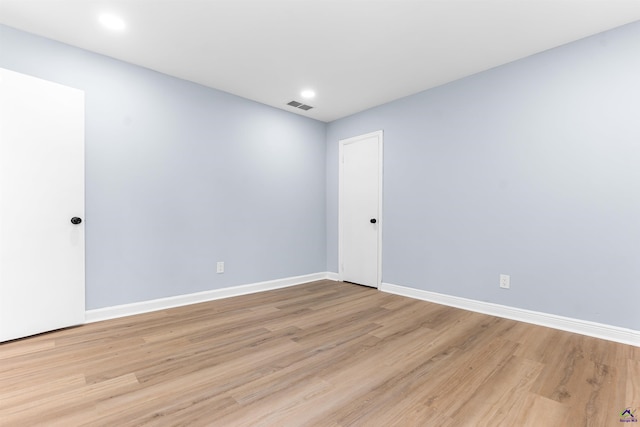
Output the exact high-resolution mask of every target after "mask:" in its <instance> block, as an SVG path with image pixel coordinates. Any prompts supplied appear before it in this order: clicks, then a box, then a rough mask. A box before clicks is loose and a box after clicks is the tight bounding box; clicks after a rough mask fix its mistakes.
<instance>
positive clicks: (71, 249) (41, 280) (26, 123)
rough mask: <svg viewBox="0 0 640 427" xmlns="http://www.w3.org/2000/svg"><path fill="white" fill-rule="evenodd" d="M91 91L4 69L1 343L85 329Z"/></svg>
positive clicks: (0, 105)
mask: <svg viewBox="0 0 640 427" xmlns="http://www.w3.org/2000/svg"><path fill="white" fill-rule="evenodd" d="M72 218H76V219H74V220H73V222H78V219H82V218H84V92H83V91H80V90H77V89H72V88H69V87H66V86H62V85H59V84H56V83H52V82H48V81H45V80H41V79H37V78H34V77H31V76H27V75H24V74H20V73H16V72H13V71H9V70H4V69H0V341H7V340H11V339H15V338H20V337H24V336H28V335H33V334H37V333H40V332H45V331H49V330H53V329H59V328H62V327H66V326H71V325H77V324H81V323H84V311H85V308H84V296H85V293H84V223H83V222H81V223H78V224H74V223H72Z"/></svg>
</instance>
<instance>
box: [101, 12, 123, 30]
mask: <svg viewBox="0 0 640 427" xmlns="http://www.w3.org/2000/svg"><path fill="white" fill-rule="evenodd" d="M98 20H99V21H100V23H101V24H102V25H103V26H105V27H106V28H108V29H110V30H114V31H122V30H124V28H125V24H124V21H123V20H122V18H120V17H119V16H116V15H113V14H111V13H103V14H101V15H100V16H99V17H98Z"/></svg>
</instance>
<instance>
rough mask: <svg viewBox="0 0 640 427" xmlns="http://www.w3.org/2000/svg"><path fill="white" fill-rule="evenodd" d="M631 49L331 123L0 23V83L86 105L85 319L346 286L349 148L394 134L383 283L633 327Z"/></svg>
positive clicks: (638, 213)
mask: <svg viewBox="0 0 640 427" xmlns="http://www.w3.org/2000/svg"><path fill="white" fill-rule="evenodd" d="M638 52H640V23H635V24H631V25H628V26H625V27H622V28H619V29H616V30H613V31H610V32H607V33H603V34H601V35H598V36H594V37H591V38H588V39H585V40H581V41H579V42H576V43H573V44H570V45H567V46H563V47H561V48H557V49H554V50H551V51H548V52H544V53H541V54H538V55H535V56H533V57H530V58H527V59H524V60H521V61H517V62H514V63H511V64H508V65H506V66H503V67H499V68H496V69H493V70H490V71H487V72H484V73H481V74H477V75H474V76H471V77H469V78H466V79H463V80H460V81H457V82H454V83H451V84H448V85H445V86H442V87H439V88H436V89H432V90H429V91H426V92H423V93H420V94H417V95H415V96H411V97H408V98H404V99H402V100H399V101H396V102H393V103H389V104H386V105H383V106H381V107H378V108H374V109H371V110H368V111H365V112H363V113H360V114H357V115H354V116H351V117H348V118H345V119H342V120H339V121H336V122H332V123H330V124H328V125H325V124H323V123H320V122H317V121H313V120H309V119H305V118H302V117H300V116H296V115H293V114H289V113H287V112H284V111H280V110H278V109H273V108H270V107H267V106H264V105H261V104H257V103H254V102H251V101H248V100H245V99H242V98H238V97H235V96H233V95H229V94H226V93H224V92H220V91H216V90H213V89H208V88H204V87H202V86H198V85H196V84H193V83H189V82H185V81H182V80H179V79H175V78H172V77H168V76H166V75H162V74H159V73H156V72H153V71H150V70H146V69H143V68H140V67H136V66H133V65H129V64H125V63H122V62H119V61H116V60H113V59H110V58H106V57H104V56H100V55H96V54H93V53H90V52H86V51H83V50H80V49H76V48H73V47H70V46H66V45H62V44H59V43H56V42H53V41H51V40H47V39H43V38H40V37H37V36H33V35H29V34H26V33H23V32H20V31H16V30H13V29H10V28H7V27H2V26H0V66H1V67H5V68H9V69H12V70H16V71H19V72H23V73H27V74H31V75H34V76H37V77H41V78H45V79H48V80H52V81H56V82H59V83H62V84H66V85H69V86H73V87H77V88H80V89H83V90H85V91H86V123H87V134H86V193H87V195H86V208H87V211H86V215H87V218H86V226H87V229H86V230H87V307H88V308H89V309H92V308H99V307H107V306H112V305H117V304H125V303H130V302H136V301H143V300H149V299H154V298H160V297H165V296H172V295H180V294H187V293H191V292H197V291H202V290H208V289H216V288H222V287H227V286H234V285H239V284H244V283H255V282H259V281H263V280H270V279H277V278H282V277H289V276H295V275H301V274H307V273H314V272H320V271H325V270H327V271H337V247H338V246H337V212H338V211H337V196H338V195H337V176H338V167H337V147H338V140H340V139H343V138H347V137H351V136H355V135H359V134H363V133H367V132H371V131H374V130H379V129H382V130H384V140H385V153H384V154H385V159H384V235H383V281H384V282H387V283H393V284H397V285H403V286H409V287H414V288H416V289H424V290H429V291H435V292H440V293H444V294H449V295H455V296H461V297H465V298H471V299H475V300H480V301H488V302H494V303H498V304H504V305H508V306H513V307H520V308H525V309H531V310H536V311H541V312H546V313H552V314H559V315H563V316H568V317H573V318H578V319H583V320H591V321H595V322H600V323H604V324H610V325H617V326H622V327H627V328H631V329H636V330H639V329H640V316H639V315H638V310H637V304H638V301H640V283H639V282H640V198H639V197H638V194H640V167H639V166H638V165H640V124H639V123H640V120H639V119H638V117H640V78H639V77H638V76H640V55H639V54H638ZM325 143H326V146H325ZM219 260H223V261H225V262H226V267H227V272H226V273H225V274H223V275H216V274H215V272H214V271H215V262H216V261H219ZM500 273H506V274H510V275H511V278H512V289H510V290H502V289H499V288H498V275H499V274H500Z"/></svg>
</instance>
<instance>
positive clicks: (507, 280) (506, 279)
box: [500, 274, 511, 289]
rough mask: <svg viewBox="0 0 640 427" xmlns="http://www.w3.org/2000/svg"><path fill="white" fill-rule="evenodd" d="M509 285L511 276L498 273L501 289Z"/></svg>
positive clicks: (507, 287)
mask: <svg viewBox="0 0 640 427" xmlns="http://www.w3.org/2000/svg"><path fill="white" fill-rule="evenodd" d="M510 286H511V277H510V276H509V275H508V274H501V275H500V287H501V288H503V289H509V287H510Z"/></svg>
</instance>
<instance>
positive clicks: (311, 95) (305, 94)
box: [300, 89, 316, 99]
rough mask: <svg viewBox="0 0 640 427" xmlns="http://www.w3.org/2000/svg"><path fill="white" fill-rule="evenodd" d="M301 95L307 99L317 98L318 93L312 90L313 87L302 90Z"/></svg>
mask: <svg viewBox="0 0 640 427" xmlns="http://www.w3.org/2000/svg"><path fill="white" fill-rule="evenodd" d="M300 96H301V97H303V98H305V99H311V98H315V96H316V93H315V92H314V91H312V90H311V89H306V90H303V91H302V92H300Z"/></svg>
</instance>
